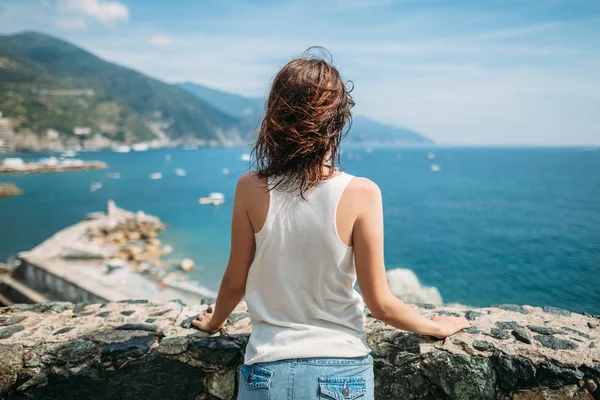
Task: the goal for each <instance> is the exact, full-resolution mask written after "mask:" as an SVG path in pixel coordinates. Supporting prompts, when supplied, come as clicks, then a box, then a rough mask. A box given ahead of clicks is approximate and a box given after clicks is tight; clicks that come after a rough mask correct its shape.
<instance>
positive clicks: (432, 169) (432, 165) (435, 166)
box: [431, 164, 442, 172]
mask: <svg viewBox="0 0 600 400" xmlns="http://www.w3.org/2000/svg"><path fill="white" fill-rule="evenodd" d="M441 169H442V168H441V167H440V166H439V165H438V164H431V171H432V172H439V171H440V170H441Z"/></svg>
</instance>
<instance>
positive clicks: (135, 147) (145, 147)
mask: <svg viewBox="0 0 600 400" xmlns="http://www.w3.org/2000/svg"><path fill="white" fill-rule="evenodd" d="M131 148H132V149H133V151H148V149H149V148H150V146H148V144H147V143H136V144H134V145H133V146H131Z"/></svg>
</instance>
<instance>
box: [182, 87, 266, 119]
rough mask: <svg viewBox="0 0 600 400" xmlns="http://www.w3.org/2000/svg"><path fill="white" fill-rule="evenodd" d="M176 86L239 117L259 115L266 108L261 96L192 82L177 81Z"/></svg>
mask: <svg viewBox="0 0 600 400" xmlns="http://www.w3.org/2000/svg"><path fill="white" fill-rule="evenodd" d="M175 86H177V87H179V88H181V89H183V90H187V91H188V92H190V93H191V94H193V95H195V96H198V97H199V98H201V99H203V100H205V101H207V102H209V103H210V104H212V105H213V106H215V107H217V108H218V109H219V110H221V111H224V112H226V113H227V114H229V115H233V116H234V117H237V118H248V117H250V118H254V117H259V116H260V115H261V114H262V112H263V111H264V108H265V99H262V98H260V97H243V96H239V95H237V94H233V93H227V92H223V91H221V90H217V89H213V88H209V87H208V86H203V85H198V84H196V83H192V82H183V83H177V84H175Z"/></svg>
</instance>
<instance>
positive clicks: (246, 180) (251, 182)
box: [237, 171, 267, 190]
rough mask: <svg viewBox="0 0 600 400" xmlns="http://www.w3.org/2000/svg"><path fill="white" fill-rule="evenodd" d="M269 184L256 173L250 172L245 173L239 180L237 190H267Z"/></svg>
mask: <svg viewBox="0 0 600 400" xmlns="http://www.w3.org/2000/svg"><path fill="white" fill-rule="evenodd" d="M266 187H267V182H266V180H265V179H261V178H259V177H258V175H257V174H256V171H250V172H247V173H245V174H244V175H242V176H241V177H240V179H238V181H237V188H238V189H243V190H252V189H255V188H262V189H264V188H266Z"/></svg>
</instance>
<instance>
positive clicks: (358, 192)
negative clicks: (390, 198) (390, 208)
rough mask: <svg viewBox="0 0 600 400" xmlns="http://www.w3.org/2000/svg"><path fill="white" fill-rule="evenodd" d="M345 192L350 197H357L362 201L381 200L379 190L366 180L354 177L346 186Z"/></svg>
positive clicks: (373, 183) (375, 185)
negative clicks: (346, 191)
mask: <svg viewBox="0 0 600 400" xmlns="http://www.w3.org/2000/svg"><path fill="white" fill-rule="evenodd" d="M347 190H348V192H349V193H350V194H351V195H352V196H357V197H359V198H361V199H363V200H367V199H368V200H373V201H377V200H378V199H381V189H379V186H377V184H376V183H375V182H373V181H372V180H370V179H368V178H360V177H354V178H353V179H352V180H351V181H350V183H349V184H348V187H347Z"/></svg>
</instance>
